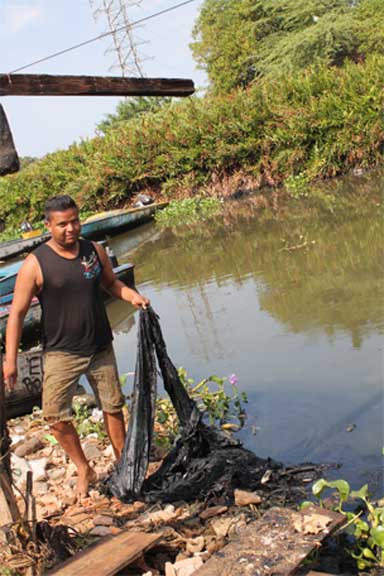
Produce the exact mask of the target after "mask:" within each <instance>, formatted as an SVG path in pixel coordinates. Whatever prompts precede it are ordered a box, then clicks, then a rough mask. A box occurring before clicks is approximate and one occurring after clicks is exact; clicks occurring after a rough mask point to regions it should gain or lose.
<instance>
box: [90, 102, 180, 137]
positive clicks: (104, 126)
mask: <svg viewBox="0 0 384 576" xmlns="http://www.w3.org/2000/svg"><path fill="white" fill-rule="evenodd" d="M171 102H172V98H167V97H161V96H151V97H149V96H137V97H136V98H129V99H128V98H126V99H124V100H123V101H122V102H119V104H118V105H117V108H116V112H115V113H114V114H108V115H107V116H106V118H105V119H104V120H102V121H101V122H100V123H99V124H98V125H97V129H98V131H99V132H100V133H101V134H106V132H107V131H108V130H110V129H111V128H117V127H118V126H119V124H121V123H124V122H126V121H127V120H131V119H132V118H137V117H138V116H140V115H141V114H147V113H148V112H156V111H157V110H159V109H160V108H161V107H162V106H166V105H168V104H170V103H171Z"/></svg>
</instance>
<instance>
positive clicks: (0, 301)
mask: <svg viewBox="0 0 384 576" xmlns="http://www.w3.org/2000/svg"><path fill="white" fill-rule="evenodd" d="M84 226H85V225H83V226H82V227H81V235H82V237H84V233H83V228H84ZM99 244H101V245H104V246H105V247H106V248H107V251H108V243H107V241H106V240H102V241H100V242H99ZM133 244H134V242H133ZM22 264H23V260H19V261H17V262H13V263H12V264H8V265H5V266H2V267H0V306H1V305H5V304H8V303H9V302H10V301H11V300H12V293H13V290H14V288H15V283H16V277H17V274H18V272H19V270H20V268H21V266H22ZM112 265H113V264H112Z"/></svg>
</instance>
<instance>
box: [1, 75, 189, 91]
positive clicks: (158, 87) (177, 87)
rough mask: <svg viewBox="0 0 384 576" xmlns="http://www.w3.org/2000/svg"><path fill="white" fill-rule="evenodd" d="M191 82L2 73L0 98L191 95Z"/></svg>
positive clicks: (186, 80) (182, 80)
mask: <svg viewBox="0 0 384 576" xmlns="http://www.w3.org/2000/svg"><path fill="white" fill-rule="evenodd" d="M194 91H195V87H194V84H193V81H192V80H189V79H184V78H122V77H119V76H104V77H103V76H53V75H48V74H1V75H0V96H190V95H191V94H193V93H194Z"/></svg>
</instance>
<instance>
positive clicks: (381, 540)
mask: <svg viewBox="0 0 384 576" xmlns="http://www.w3.org/2000/svg"><path fill="white" fill-rule="evenodd" d="M329 489H331V490H333V491H334V492H335V493H336V495H337V497H338V502H337V503H336V505H335V507H334V509H335V510H337V512H340V513H341V514H345V516H346V517H347V519H348V522H347V524H346V526H345V527H344V530H347V531H348V533H349V534H350V535H351V536H352V538H353V540H352V545H351V548H349V550H348V551H349V553H350V554H351V556H352V557H353V558H354V559H355V560H356V561H357V567H358V569H359V570H366V569H370V568H374V567H375V566H381V567H384V500H381V501H379V502H378V503H373V502H371V500H370V498H369V493H368V486H367V485H364V486H363V487H362V488H360V490H351V489H350V486H349V484H348V482H346V481H345V480H334V481H333V482H328V481H327V480H325V479H324V478H321V479H320V480H317V482H315V483H314V485H313V486H312V493H313V495H314V496H315V497H316V498H317V499H318V500H319V502H320V505H321V506H323V494H324V491H325V490H329ZM356 500H358V501H360V505H359V506H358V508H357V510H356V511H354V512H350V511H345V509H344V507H345V506H346V505H348V504H351V503H353V502H356ZM309 504H311V502H304V503H303V505H302V506H303V507H305V506H306V505H309Z"/></svg>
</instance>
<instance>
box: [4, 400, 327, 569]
mask: <svg viewBox="0 0 384 576" xmlns="http://www.w3.org/2000/svg"><path fill="white" fill-rule="evenodd" d="M83 401H84V400H83ZM90 407H91V409H92V405H91V406H90ZM98 417H99V416H98V414H97V412H94V413H93V414H92V413H91V415H90V416H89V420H90V422H88V421H87V419H85V420H83V422H82V425H83V430H85V433H84V435H83V436H84V437H83V438H82V439H81V441H82V445H83V449H84V451H85V453H86V455H87V457H88V458H89V459H90V461H91V463H92V466H93V467H94V469H95V471H96V472H97V475H98V480H100V481H102V480H103V479H105V478H107V477H108V476H109V475H110V473H111V471H112V469H113V466H114V463H113V451H112V448H111V446H110V444H109V441H108V439H107V437H106V436H105V434H102V433H97V432H95V431H94V429H95V426H96V427H97V422H98ZM92 419H93V420H92ZM90 423H92V424H93V426H89V427H88V428H87V426H88V424H90ZM8 428H9V434H10V438H11V440H12V444H11V450H12V454H11V466H12V472H13V480H14V485H15V494H16V496H17V501H18V506H19V509H20V511H21V513H22V514H23V512H24V508H25V503H24V500H25V497H24V494H25V489H26V471H27V470H32V472H33V495H34V496H35V501H36V522H37V532H38V537H39V542H40V543H41V542H45V543H46V546H41V545H40V546H39V551H38V552H37V551H36V550H35V549H33V547H32V548H31V547H30V548H29V549H28V547H27V550H26V549H25V547H23V546H20V549H18V548H17V545H16V544H15V545H14V547H13V548H12V555H11V556H10V555H9V553H5V552H4V553H3V557H2V563H3V565H4V566H7V567H10V568H14V567H15V564H17V568H18V570H22V569H24V568H25V569H26V567H28V566H30V565H31V562H32V561H34V562H35V563H37V564H38V563H39V562H40V566H41V567H44V570H47V569H49V568H51V567H53V566H56V565H57V564H58V563H60V562H62V561H63V560H64V559H65V558H67V557H70V556H71V555H73V554H75V553H76V552H77V551H79V550H82V549H84V548H85V547H87V546H88V545H89V544H91V543H94V542H97V541H98V540H99V539H100V538H103V537H105V536H111V535H112V536H114V535H117V534H119V533H121V532H122V531H124V530H130V531H144V532H150V533H159V534H161V542H160V543H159V544H157V545H156V546H155V547H154V548H153V549H151V550H150V551H149V552H148V554H147V555H146V556H145V558H144V559H143V558H141V560H140V562H137V563H136V564H135V565H134V566H133V568H132V567H131V568H132V569H133V572H132V574H146V576H150V575H152V576H160V575H163V574H165V575H166V576H181V575H183V576H188V575H189V574H192V573H193V571H195V570H197V569H198V568H199V567H200V566H201V565H202V564H203V563H204V562H205V561H206V560H208V558H210V557H211V556H212V555H213V554H215V553H216V552H217V551H219V550H220V549H221V548H222V547H223V546H224V545H225V544H226V543H227V542H228V541H229V540H230V539H231V538H232V537H233V536H234V535H235V534H236V533H237V531H238V530H239V529H240V528H242V527H244V526H245V525H247V524H248V523H249V522H251V521H253V520H255V519H257V518H259V517H260V516H261V515H262V514H263V512H264V511H265V510H266V509H268V508H270V507H271V506H273V505H283V506H284V505H287V504H289V505H292V503H293V502H294V501H295V500H296V501H297V500H300V499H301V500H303V499H304V498H305V496H306V492H305V486H306V485H307V483H309V482H311V481H312V480H313V478H314V475H315V474H316V471H315V470H314V468H312V469H311V467H310V466H308V467H307V468H304V469H303V470H304V471H303V472H302V473H300V470H299V469H294V477H295V485H294V486H292V490H291V491H289V492H287V491H285V492H284V490H285V488H284V486H286V485H285V484H284V481H283V480H282V481H281V482H280V483H279V485H276V484H273V475H271V474H269V475H268V474H265V475H264V477H263V482H262V483H261V484H260V490H257V491H254V490H253V491H247V490H235V491H234V498H233V501H232V502H228V503H224V504H223V503H222V502H218V504H219V505H214V503H212V501H210V502H209V503H208V504H207V503H205V502H204V498H203V495H202V498H201V500H199V501H194V502H192V503H186V502H173V503H172V504H166V503H164V504H161V503H155V504H153V503H152V504H150V503H144V502H142V501H134V502H130V503H122V502H121V501H119V500H118V499H117V498H115V497H108V496H106V495H104V494H102V492H101V488H100V491H99V489H98V485H95V486H94V487H92V488H91V489H90V492H89V497H88V498H84V499H82V501H81V502H78V501H76V497H75V491H74V488H75V485H76V480H77V478H76V468H75V466H74V465H73V464H72V463H71V462H70V461H69V460H68V459H67V457H66V456H65V454H64V452H63V451H62V449H61V448H60V446H59V445H58V444H57V443H56V441H55V439H54V438H53V436H52V435H51V434H50V431H49V428H48V426H47V424H46V423H45V422H44V420H43V419H42V415H41V411H39V410H35V411H34V412H33V414H32V415H28V416H23V417H19V418H16V419H13V420H10V421H8ZM100 430H101V428H100ZM87 432H88V433H87ZM163 456H164V450H163V449H158V448H156V447H154V449H153V450H152V455H151V462H150V466H149V470H148V474H149V475H150V474H152V473H153V472H155V471H156V470H157V469H158V468H159V466H160V465H161V461H162V458H163ZM284 474H285V476H287V470H285V471H283V473H282V477H283V475H284ZM0 556H1V551H0ZM144 560H145V561H144ZM20 573H21V574H22V573H23V572H22V571H21V572H20ZM125 573H127V574H128V573H129V571H128V572H125Z"/></svg>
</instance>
